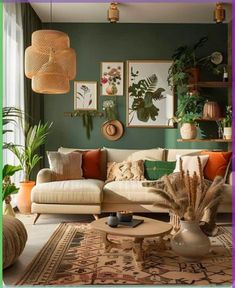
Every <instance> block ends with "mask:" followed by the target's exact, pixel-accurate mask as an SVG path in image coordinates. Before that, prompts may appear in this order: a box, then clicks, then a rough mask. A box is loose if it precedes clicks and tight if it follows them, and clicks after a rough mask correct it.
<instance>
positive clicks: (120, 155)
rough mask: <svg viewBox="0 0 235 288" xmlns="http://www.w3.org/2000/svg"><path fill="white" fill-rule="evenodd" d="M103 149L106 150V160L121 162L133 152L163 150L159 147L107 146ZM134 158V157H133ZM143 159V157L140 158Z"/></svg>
mask: <svg viewBox="0 0 235 288" xmlns="http://www.w3.org/2000/svg"><path fill="white" fill-rule="evenodd" d="M104 149H106V150H107V162H117V163H119V162H122V161H125V160H127V158H128V157H129V156H130V155H131V154H133V153H135V152H141V151H151V150H158V149H159V150H160V151H162V152H161V153H163V152H164V149H161V148H153V149H147V150H146V149H114V148H107V147H104ZM133 160H134V159H133ZM140 160H143V159H140Z"/></svg>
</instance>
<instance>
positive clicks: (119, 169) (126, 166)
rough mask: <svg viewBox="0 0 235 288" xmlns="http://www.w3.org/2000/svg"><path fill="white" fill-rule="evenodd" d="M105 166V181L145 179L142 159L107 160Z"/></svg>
mask: <svg viewBox="0 0 235 288" xmlns="http://www.w3.org/2000/svg"><path fill="white" fill-rule="evenodd" d="M107 166H108V169H107V181H115V180H116V181H124V180H145V179H144V161H143V160H139V161H132V162H131V161H123V162H121V163H116V162H109V163H108V165H107Z"/></svg>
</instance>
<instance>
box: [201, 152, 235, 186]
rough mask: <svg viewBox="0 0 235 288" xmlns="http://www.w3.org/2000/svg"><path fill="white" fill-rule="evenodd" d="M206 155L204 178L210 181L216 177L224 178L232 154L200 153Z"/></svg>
mask: <svg viewBox="0 0 235 288" xmlns="http://www.w3.org/2000/svg"><path fill="white" fill-rule="evenodd" d="M201 154H202V155H208V156H209V159H208V161H207V163H206V166H205V169H204V176H205V178H206V179H209V180H211V181H213V180H214V178H215V177H216V176H221V177H224V176H225V173H226V170H227V168H228V165H229V161H230V159H231V156H232V152H209V151H208V152H201Z"/></svg>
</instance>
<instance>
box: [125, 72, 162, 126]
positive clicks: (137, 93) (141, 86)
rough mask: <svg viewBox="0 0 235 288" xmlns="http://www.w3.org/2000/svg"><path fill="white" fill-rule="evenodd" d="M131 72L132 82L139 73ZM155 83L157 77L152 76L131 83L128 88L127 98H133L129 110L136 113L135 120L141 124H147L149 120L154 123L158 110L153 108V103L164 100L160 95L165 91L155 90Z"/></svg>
mask: <svg viewBox="0 0 235 288" xmlns="http://www.w3.org/2000/svg"><path fill="white" fill-rule="evenodd" d="M131 69H132V68H131ZM131 71H132V72H131V76H132V77H133V78H132V80H133V79H134V77H136V76H137V75H138V73H139V72H138V71H137V72H136V73H134V72H133V69H132V70H131ZM157 83H158V79H157V76H156V75H155V74H153V75H151V76H150V77H148V78H147V79H141V80H140V81H139V82H138V83H132V85H131V86H129V87H128V92H129V97H133V98H134V100H133V103H132V107H131V109H132V111H136V113H137V118H138V119H139V120H140V121H142V122H147V121H148V120H149V118H151V119H152V120H153V121H155V120H156V117H157V116H158V114H159V108H157V107H156V106H155V104H154V103H153V101H155V100H162V99H164V98H165V97H164V95H163V94H162V93H163V92H164V91H165V89H163V88H158V89H156V86H157Z"/></svg>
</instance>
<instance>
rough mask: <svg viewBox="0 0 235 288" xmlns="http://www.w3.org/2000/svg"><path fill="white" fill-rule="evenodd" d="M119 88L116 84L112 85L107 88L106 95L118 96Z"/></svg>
mask: <svg viewBox="0 0 235 288" xmlns="http://www.w3.org/2000/svg"><path fill="white" fill-rule="evenodd" d="M117 91H118V90H117V86H116V85H115V84H110V85H109V86H108V87H107V88H106V93H107V94H108V95H116V94H117Z"/></svg>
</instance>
